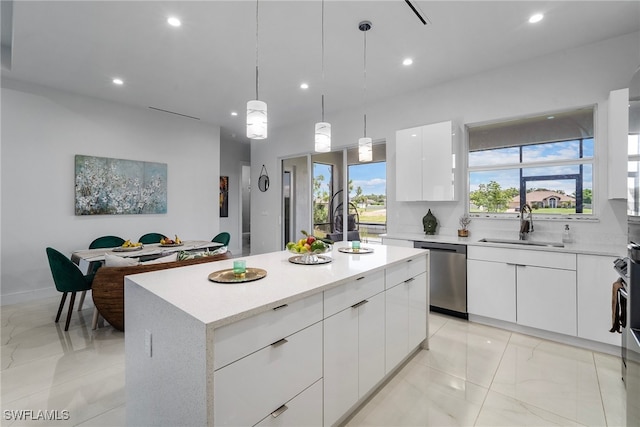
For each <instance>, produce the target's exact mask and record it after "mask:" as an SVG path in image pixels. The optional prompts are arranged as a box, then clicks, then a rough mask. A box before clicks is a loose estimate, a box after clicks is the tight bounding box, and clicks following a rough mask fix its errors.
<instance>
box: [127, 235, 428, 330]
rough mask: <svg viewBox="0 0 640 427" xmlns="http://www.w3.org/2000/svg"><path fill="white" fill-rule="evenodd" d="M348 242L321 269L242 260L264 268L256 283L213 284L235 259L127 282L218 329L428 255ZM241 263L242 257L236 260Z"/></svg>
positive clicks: (275, 259)
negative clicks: (352, 248) (354, 247)
mask: <svg viewBox="0 0 640 427" xmlns="http://www.w3.org/2000/svg"><path fill="white" fill-rule="evenodd" d="M343 245H345V243H342V242H340V243H336V244H335V245H334V246H333V250H332V251H331V252H328V253H326V254H325V255H328V256H331V257H332V258H333V261H332V262H331V263H328V264H320V265H300V264H293V263H291V262H289V258H290V257H292V256H294V254H292V253H290V252H288V251H281V252H271V253H267V254H261V255H254V256H248V257H243V258H241V259H245V260H246V262H247V268H262V269H264V270H266V271H267V276H266V277H264V278H263V279H260V280H256V281H253V282H245V283H236V284H225V283H215V282H212V281H210V280H209V279H208V276H209V274H210V273H213V272H215V271H219V270H226V269H229V268H232V267H233V260H232V259H229V260H221V261H215V262H211V263H203V264H197V265H191V266H187V267H179V268H172V269H168V270H160V271H154V272H150V273H142V274H135V275H131V276H127V277H126V278H125V282H126V286H130V285H131V284H130V283H129V282H133V283H135V284H137V285H139V286H140V287H142V288H144V289H146V290H147V291H149V292H151V293H153V294H155V295H157V296H158V297H160V298H162V299H164V300H165V301H167V302H169V303H170V304H173V305H174V306H176V307H178V308H179V309H181V310H183V311H184V312H186V313H189V314H190V315H191V316H193V317H194V318H196V319H198V320H200V321H202V322H203V323H204V324H206V325H208V326H209V327H219V326H222V325H225V324H228V323H232V322H235V321H237V320H240V319H243V318H246V317H250V316H253V315H256V314H259V313H261V312H264V311H267V310H269V309H271V308H274V307H277V306H279V305H282V304H287V303H290V302H293V301H296V300H298V299H301V298H304V297H306V296H309V295H312V294H315V293H318V292H321V291H323V290H325V289H329V288H331V287H334V286H337V285H339V284H342V283H345V282H348V281H350V280H354V279H356V278H358V277H360V276H362V274H364V273H370V272H374V271H377V270H382V269H384V268H385V267H388V266H390V265H393V264H397V263H400V262H403V261H405V260H407V259H410V258H414V257H417V256H420V255H423V254H425V253H426V251H424V250H422V249H413V248H402V247H395V246H386V245H371V246H368V245H366V244H363V245H362V246H363V247H371V248H372V249H374V251H373V253H369V254H348V253H342V252H339V251H338V248H339V247H341V246H343ZM236 259H238V258H236Z"/></svg>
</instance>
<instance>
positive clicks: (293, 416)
mask: <svg viewBox="0 0 640 427" xmlns="http://www.w3.org/2000/svg"><path fill="white" fill-rule="evenodd" d="M318 402H322V380H318V381H316V382H315V383H313V385H312V386H311V387H309V388H308V389H306V390H304V391H303V392H302V393H300V394H299V395H297V396H296V397H294V398H293V399H291V400H290V401H288V402H287V403H285V404H284V405H282V406H280V407H279V408H277V409H276V410H275V411H273V412H272V413H270V414H269V415H267V416H266V417H265V418H264V419H263V420H262V421H260V422H259V423H258V424H257V426H259V427H288V426H290V427H307V426H309V427H319V426H321V425H322V405H319V404H318Z"/></svg>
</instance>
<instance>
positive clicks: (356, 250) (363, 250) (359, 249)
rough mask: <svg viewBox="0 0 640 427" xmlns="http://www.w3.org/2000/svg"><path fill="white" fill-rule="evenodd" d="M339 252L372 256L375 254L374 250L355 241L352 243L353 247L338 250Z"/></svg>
mask: <svg viewBox="0 0 640 427" xmlns="http://www.w3.org/2000/svg"><path fill="white" fill-rule="evenodd" d="M338 252H342V253H346V254H371V253H373V249H372V248H367V247H364V246H361V245H360V241H359V240H354V241H352V242H351V245H349V246H346V247H342V248H338Z"/></svg>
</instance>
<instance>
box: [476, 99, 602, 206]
mask: <svg viewBox="0 0 640 427" xmlns="http://www.w3.org/2000/svg"><path fill="white" fill-rule="evenodd" d="M593 114H594V111H593V108H592V107H589V108H585V109H579V110H573V111H568V112H562V113H554V114H545V115H543V116H538V117H532V118H527V119H522V120H514V121H509V122H503V123H494V124H491V125H483V126H476V127H469V128H468V132H469V153H468V154H469V157H468V161H469V211H470V213H494V214H499V213H513V212H519V211H520V208H521V206H523V205H524V204H528V205H529V206H530V207H531V208H532V209H533V211H534V212H536V213H538V214H550V215H558V214H559V215H576V214H580V215H592V214H593V210H592V203H593V187H594V185H593V160H594V139H593Z"/></svg>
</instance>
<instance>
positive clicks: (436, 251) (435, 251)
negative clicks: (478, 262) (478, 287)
mask: <svg viewBox="0 0 640 427" xmlns="http://www.w3.org/2000/svg"><path fill="white" fill-rule="evenodd" d="M413 246H414V247H415V248H421V249H429V251H430V255H429V286H430V292H429V296H430V300H431V303H430V304H431V310H432V311H437V312H440V313H444V314H449V315H452V316H457V317H462V318H464V319H468V318H469V315H468V313H467V245H456V244H451V243H434V242H414V244H413Z"/></svg>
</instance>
